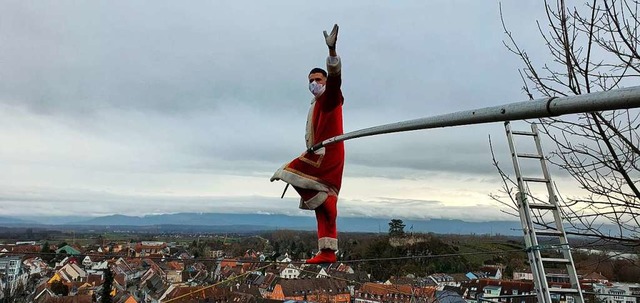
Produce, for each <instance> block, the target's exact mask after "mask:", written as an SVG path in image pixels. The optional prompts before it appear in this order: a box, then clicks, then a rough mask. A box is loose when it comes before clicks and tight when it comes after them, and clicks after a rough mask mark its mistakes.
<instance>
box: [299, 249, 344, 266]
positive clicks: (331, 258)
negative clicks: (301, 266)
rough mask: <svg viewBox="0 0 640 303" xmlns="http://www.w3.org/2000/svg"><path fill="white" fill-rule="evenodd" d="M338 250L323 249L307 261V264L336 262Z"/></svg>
mask: <svg viewBox="0 0 640 303" xmlns="http://www.w3.org/2000/svg"><path fill="white" fill-rule="evenodd" d="M336 261H337V258H336V252H335V251H333V250H330V249H323V250H321V251H320V253H319V254H317V255H316V256H315V257H313V258H311V259H309V260H307V261H305V263H307V264H322V263H336Z"/></svg>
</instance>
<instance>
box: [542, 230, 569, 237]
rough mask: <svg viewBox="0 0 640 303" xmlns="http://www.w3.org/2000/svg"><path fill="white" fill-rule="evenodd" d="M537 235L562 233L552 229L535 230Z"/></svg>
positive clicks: (560, 234)
mask: <svg viewBox="0 0 640 303" xmlns="http://www.w3.org/2000/svg"><path fill="white" fill-rule="evenodd" d="M536 235H538V236H562V235H563V234H562V233H561V232H559V231H557V230H554V229H545V230H536Z"/></svg>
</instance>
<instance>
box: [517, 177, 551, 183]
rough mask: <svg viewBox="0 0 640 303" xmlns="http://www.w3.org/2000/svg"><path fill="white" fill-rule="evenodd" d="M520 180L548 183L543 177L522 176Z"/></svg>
mask: <svg viewBox="0 0 640 303" xmlns="http://www.w3.org/2000/svg"><path fill="white" fill-rule="evenodd" d="M522 181H524V182H541V183H548V182H549V180H548V179H545V178H532V177H522Z"/></svg>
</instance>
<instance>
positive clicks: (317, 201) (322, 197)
mask: <svg viewBox="0 0 640 303" xmlns="http://www.w3.org/2000/svg"><path fill="white" fill-rule="evenodd" d="M327 197H329V195H328V194H327V193H325V192H322V191H320V192H318V194H317V195H315V196H313V198H311V199H309V200H307V201H304V200H302V199H300V205H299V206H298V207H299V208H300V209H308V210H314V209H316V208H318V206H320V205H322V203H324V201H327Z"/></svg>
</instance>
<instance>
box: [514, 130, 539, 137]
mask: <svg viewBox="0 0 640 303" xmlns="http://www.w3.org/2000/svg"><path fill="white" fill-rule="evenodd" d="M511 133H512V134H514V135H521V136H535V135H536V134H534V133H532V132H526V131H518V130H514V131H511Z"/></svg>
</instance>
